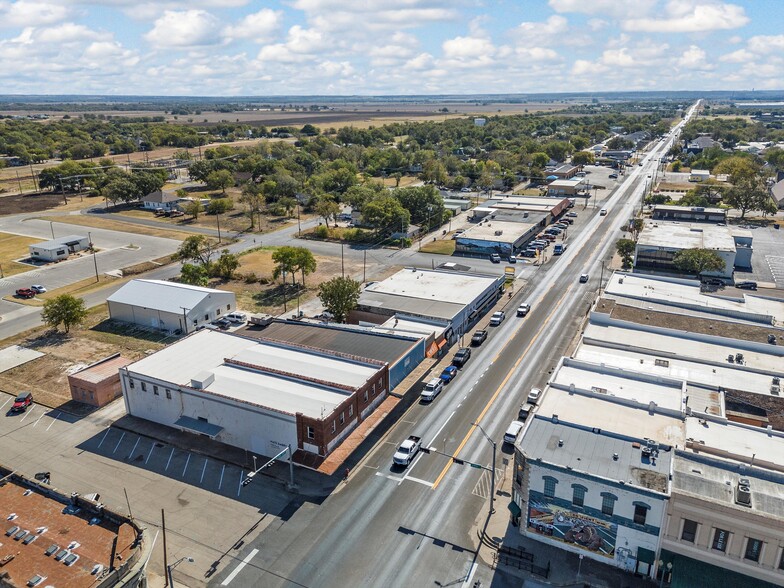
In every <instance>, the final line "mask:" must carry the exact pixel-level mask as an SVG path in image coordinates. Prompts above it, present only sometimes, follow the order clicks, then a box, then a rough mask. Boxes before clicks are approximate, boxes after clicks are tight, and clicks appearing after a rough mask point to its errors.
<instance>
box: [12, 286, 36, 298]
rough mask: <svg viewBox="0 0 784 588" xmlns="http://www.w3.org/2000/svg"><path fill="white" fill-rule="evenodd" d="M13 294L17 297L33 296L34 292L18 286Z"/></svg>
mask: <svg viewBox="0 0 784 588" xmlns="http://www.w3.org/2000/svg"><path fill="white" fill-rule="evenodd" d="M15 294H16V296H17V297H18V298H35V292H34V291H33V290H31V289H30V288H19V289H18V290H17V291H16V292H15Z"/></svg>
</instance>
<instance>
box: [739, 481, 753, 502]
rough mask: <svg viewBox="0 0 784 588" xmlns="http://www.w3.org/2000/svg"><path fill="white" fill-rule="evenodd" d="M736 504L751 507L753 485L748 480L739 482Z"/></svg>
mask: <svg viewBox="0 0 784 588" xmlns="http://www.w3.org/2000/svg"><path fill="white" fill-rule="evenodd" d="M735 502H736V503H738V504H742V505H743V506H751V485H750V484H749V479H748V478H740V479H739V480H738V489H737V491H736V494H735Z"/></svg>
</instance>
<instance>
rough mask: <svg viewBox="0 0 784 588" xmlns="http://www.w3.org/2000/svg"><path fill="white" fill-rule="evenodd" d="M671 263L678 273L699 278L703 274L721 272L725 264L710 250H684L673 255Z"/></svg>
mask: <svg viewBox="0 0 784 588" xmlns="http://www.w3.org/2000/svg"><path fill="white" fill-rule="evenodd" d="M672 263H673V264H674V265H675V267H676V268H678V269H679V270H680V271H682V272H685V273H689V274H696V275H697V276H701V275H702V274H703V273H704V272H722V271H724V269H725V266H726V264H725V263H724V260H723V259H722V258H721V257H720V256H719V254H718V253H716V252H715V251H712V250H710V249H684V250H682V251H679V252H678V253H676V254H675V257H673V259H672Z"/></svg>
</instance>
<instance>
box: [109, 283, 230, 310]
mask: <svg viewBox="0 0 784 588" xmlns="http://www.w3.org/2000/svg"><path fill="white" fill-rule="evenodd" d="M214 294H226V295H230V296H232V297H233V296H234V294H233V293H232V292H227V291H225V290H213V289H212V288H202V287H200V286H191V285H188V284H176V283H174V282H166V281H164V280H131V281H130V282H128V283H127V284H125V285H124V286H123V287H122V288H120V289H119V290H117V292H115V293H114V294H112V295H111V296H109V298H107V302H115V303H119V304H130V305H132V306H141V307H144V308H152V309H154V310H159V311H161V312H171V313H176V314H182V312H183V308H185V309H186V310H191V309H193V308H195V307H196V306H197V305H198V304H200V303H201V302H202V301H204V299H205V298H209V297H210V296H212V295H214Z"/></svg>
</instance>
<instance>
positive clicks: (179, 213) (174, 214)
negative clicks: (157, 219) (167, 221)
mask: <svg viewBox="0 0 784 588" xmlns="http://www.w3.org/2000/svg"><path fill="white" fill-rule="evenodd" d="M169 216H170V217H172V218H175V217H178V216H185V213H184V212H183V211H181V210H172V211H171V213H170V214H169Z"/></svg>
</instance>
